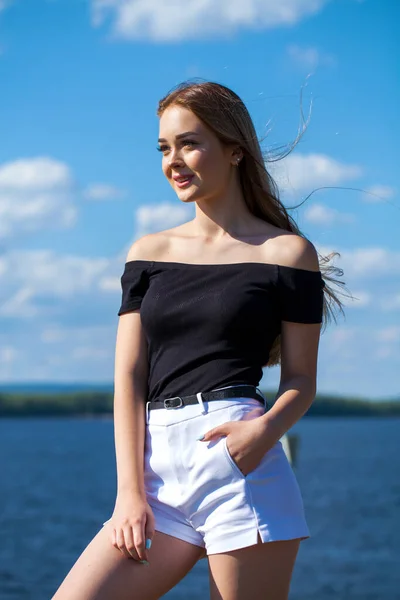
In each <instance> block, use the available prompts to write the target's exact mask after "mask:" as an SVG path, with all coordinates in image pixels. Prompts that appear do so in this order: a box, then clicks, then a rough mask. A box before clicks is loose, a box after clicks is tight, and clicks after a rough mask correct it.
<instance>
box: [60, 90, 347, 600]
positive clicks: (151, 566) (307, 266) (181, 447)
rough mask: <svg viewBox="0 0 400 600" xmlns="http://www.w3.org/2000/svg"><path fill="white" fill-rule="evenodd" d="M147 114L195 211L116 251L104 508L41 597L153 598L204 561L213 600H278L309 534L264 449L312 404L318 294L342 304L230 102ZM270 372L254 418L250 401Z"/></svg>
mask: <svg viewBox="0 0 400 600" xmlns="http://www.w3.org/2000/svg"><path fill="white" fill-rule="evenodd" d="M158 116H159V117H160V139H159V144H160V145H159V150H160V152H161V157H162V169H163V172H164V175H165V177H166V178H167V180H168V182H169V183H170V184H171V186H172V187H173V189H174V191H175V192H176V195H177V197H178V200H179V201H180V202H183V203H194V204H195V209H196V213H195V217H194V219H193V220H192V221H189V222H187V223H184V224H183V225H181V226H179V227H174V228H172V229H169V230H165V231H160V232H159V233H156V234H151V235H146V236H143V237H142V238H140V239H138V240H137V241H135V242H134V243H133V245H132V247H131V248H130V250H129V252H128V255H127V258H126V264H125V269H124V272H123V275H122V278H121V284H122V304H121V307H120V310H119V312H118V315H120V319H119V324H118V332H117V340H116V352H115V395H114V424H115V445H116V459H117V475H118V483H117V497H116V502H115V508H114V512H113V515H112V517H111V518H110V519H109V520H108V521H106V522H105V523H104V527H103V528H102V529H101V530H100V531H99V532H98V533H97V535H96V536H95V537H94V538H93V540H92V541H91V542H90V543H89V545H88V546H87V548H86V549H85V550H84V552H83V553H82V555H81V556H80V557H79V559H78V560H77V561H76V563H75V565H74V566H73V568H72V569H71V571H70V572H69V573H68V575H67V577H66V578H65V580H64V581H63V583H62V584H61V586H60V588H59V589H58V591H57V593H56V594H55V596H54V597H53V599H54V600H71V599H73V600H133V599H136V598H137V599H140V600H152V599H156V598H160V597H161V596H162V595H163V594H165V593H166V592H167V591H168V590H170V589H171V588H173V587H174V586H175V585H176V584H177V583H178V582H179V581H180V580H182V578H183V577H185V575H186V574H187V573H188V572H189V571H190V569H191V568H192V567H193V566H194V565H195V563H196V562H197V561H198V560H199V559H200V558H203V557H207V559H208V564H209V574H210V598H211V600H217V599H218V600H220V599H223V600H248V599H249V598H251V599H252V600H258V599H260V600H261V599H263V600H264V599H271V600H284V599H286V598H287V597H288V592H289V585H290V579H291V575H292V571H293V567H294V563H295V559H296V555H297V552H298V549H299V544H300V541H301V540H304V539H306V538H307V537H309V530H308V527H307V523H306V520H305V515H304V510H303V503H302V498H301V494H300V491H299V487H298V484H297V481H296V479H295V476H294V474H293V471H292V469H291V467H290V465H289V463H288V461H287V458H286V456H285V453H284V451H283V448H282V445H281V443H280V441H279V440H280V438H281V437H282V435H283V434H284V433H285V432H286V431H288V429H289V428H290V427H292V425H294V424H295V423H296V422H297V421H298V420H299V419H300V418H301V416H302V415H303V414H304V413H305V412H306V411H307V409H308V408H309V406H310V404H311V403H312V401H313V399H314V397H315V393H316V374H317V354H318V346H319V338H320V331H321V323H322V321H323V317H324V316H325V317H326V316H327V309H328V308H329V307H328V302H327V299H326V296H327V295H328V296H329V299H330V300H333V301H334V302H336V303H337V304H338V305H339V306H340V301H339V300H338V299H337V298H336V297H335V295H334V294H333V293H332V291H330V290H329V288H328V286H327V284H326V282H325V281H324V278H323V276H322V270H324V269H323V268H322V267H320V264H319V260H318V255H317V252H316V250H315V248H314V246H313V244H312V243H311V242H310V241H309V240H307V239H306V238H305V237H304V236H302V235H301V233H300V231H299V229H298V228H297V226H296V224H295V223H294V222H293V220H292V219H291V217H290V216H289V215H288V214H287V212H286V210H285V208H284V206H283V205H282V203H281V202H280V201H279V199H278V195H277V191H276V189H275V187H274V184H273V182H272V179H271V177H270V176H269V174H268V172H267V170H266V167H265V163H264V160H263V155H262V152H261V149H260V145H259V142H258V140H257V135H256V132H255V129H254V126H253V123H252V121H251V118H250V116H249V113H248V111H247V109H246V107H245V105H244V104H243V102H242V101H241V99H240V98H239V97H238V96H237V95H236V94H235V93H234V92H233V91H231V90H230V89H228V88H226V87H225V86H222V85H219V84H216V83H212V82H202V83H183V84H181V85H179V86H178V87H177V88H175V89H174V90H172V91H171V92H170V93H169V94H168V95H167V96H166V97H165V98H164V99H163V100H161V102H160V103H159V108H158ZM147 177H148V178H149V175H148V174H147ZM330 269H331V270H332V267H330ZM324 292H325V294H324ZM326 292H328V294H326ZM278 363H280V365H281V377H280V385H279V390H278V393H277V396H276V401H275V403H274V404H273V406H272V407H268V406H267V403H266V401H265V398H264V397H263V395H262V394H261V392H260V391H259V390H258V388H257V386H258V384H259V381H260V379H261V376H262V367H263V366H272V365H274V364H278ZM202 436H203V437H202ZM193 597H194V596H193Z"/></svg>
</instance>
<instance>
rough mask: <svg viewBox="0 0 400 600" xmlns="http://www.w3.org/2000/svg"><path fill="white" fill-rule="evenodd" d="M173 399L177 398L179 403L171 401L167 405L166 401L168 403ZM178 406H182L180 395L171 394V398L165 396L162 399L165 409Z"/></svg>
mask: <svg viewBox="0 0 400 600" xmlns="http://www.w3.org/2000/svg"><path fill="white" fill-rule="evenodd" d="M173 400H179V404H175V403H173V402H172V405H167V402H168V403H169V402H171V401H173ZM180 406H183V400H182V398H181V397H180V396H173V397H172V398H166V399H165V400H164V408H166V409H167V410H169V409H171V408H179V407H180Z"/></svg>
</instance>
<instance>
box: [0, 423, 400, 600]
mask: <svg viewBox="0 0 400 600" xmlns="http://www.w3.org/2000/svg"><path fill="white" fill-rule="evenodd" d="M293 432H296V433H298V434H299V436H300V447H299V457H298V465H297V467H296V470H295V471H296V475H297V478H298V481H299V484H300V487H301V490H302V493H303V498H304V504H305V509H306V514H307V519H308V523H309V527H310V530H311V535H312V537H311V538H310V539H309V540H306V541H304V542H302V544H301V546H300V552H299V555H298V559H297V563H296V566H295V570H294V575H293V579H292V586H291V593H290V599H291V600H310V599H316V600H330V599H331V598H335V599H336V600H353V599H354V600H355V599H357V600H395V599H396V600H399V599H400V549H399V547H400V510H399V509H400V433H399V432H400V419H372V418H371V419H370V418H365V419H355V418H329V419H327V418H305V419H303V420H302V421H301V422H300V423H298V424H297V425H296V426H295V427H294V428H293ZM115 490H116V471H115V450H114V431H113V422H112V420H111V419H107V418H106V419H103V420H102V419H73V418H68V419H56V418H54V419H53V418H47V419H45V418H38V419H35V418H18V419H11V418H7V419H0V539H1V544H0V598H1V600H47V599H50V598H51V596H52V595H53V594H54V592H55V590H56V589H57V587H58V586H59V585H60V583H61V581H62V580H63V579H64V577H65V575H66V574H67V572H68V571H69V569H70V568H71V566H72V565H73V563H74V562H75V560H76V558H77V557H78V556H79V554H80V553H81V552H82V550H83V549H84V548H85V546H86V545H87V544H88V543H89V541H90V540H91V538H92V537H93V536H94V535H95V534H96V533H97V531H98V529H99V528H100V527H101V526H102V523H103V522H104V521H105V520H106V519H108V518H109V517H110V516H111V514H112V510H113V507H114V500H115ZM164 598H166V599H168V600H178V599H185V600H187V599H188V598H190V599H192V600H200V599H201V600H204V599H206V598H208V574H207V560H206V559H205V560H201V561H199V562H198V563H197V565H195V567H194V568H193V569H192V571H191V572H190V573H189V574H188V575H187V576H186V577H185V579H184V580H182V581H181V582H180V583H179V584H178V585H177V586H176V587H175V588H174V589H173V590H171V591H170V592H169V593H168V594H166V595H165V596H164ZM71 600H73V599H71Z"/></svg>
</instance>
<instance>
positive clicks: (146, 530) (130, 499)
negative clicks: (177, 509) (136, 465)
mask: <svg viewBox="0 0 400 600" xmlns="http://www.w3.org/2000/svg"><path fill="white" fill-rule="evenodd" d="M154 525H155V519H154V515H153V511H152V509H151V506H150V505H149V504H148V502H147V500H146V499H145V498H143V496H140V495H136V494H125V495H123V496H118V497H117V500H116V502H115V507H114V512H113V514H112V517H111V518H110V519H109V520H108V521H106V523H105V524H104V526H105V527H107V528H108V530H109V532H110V539H111V544H112V545H113V546H114V547H115V548H118V549H119V550H120V551H121V552H122V554H123V555H124V556H126V557H127V558H134V559H135V560H138V561H147V562H148V550H147V549H146V540H152V539H153V536H154Z"/></svg>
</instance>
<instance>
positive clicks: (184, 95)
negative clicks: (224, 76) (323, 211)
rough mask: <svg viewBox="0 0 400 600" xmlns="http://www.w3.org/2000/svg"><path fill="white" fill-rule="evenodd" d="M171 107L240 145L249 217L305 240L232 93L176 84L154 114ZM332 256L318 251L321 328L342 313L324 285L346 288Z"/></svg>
mask: <svg viewBox="0 0 400 600" xmlns="http://www.w3.org/2000/svg"><path fill="white" fill-rule="evenodd" d="M171 105H179V106H183V107H185V108H187V109H189V110H191V111H192V112H193V113H194V114H195V115H196V116H197V117H198V118H199V119H201V121H203V123H205V124H206V125H207V126H208V127H209V128H210V129H211V130H212V131H213V132H214V133H215V135H216V136H217V137H218V138H219V140H220V142H221V143H222V144H237V145H238V146H240V148H241V149H242V152H243V158H242V160H241V161H240V164H239V166H238V169H239V178H240V184H241V187H242V190H243V196H244V200H245V203H246V205H247V208H248V209H249V211H250V212H251V213H252V214H253V215H255V216H256V217H258V218H260V219H262V220H264V221H266V222H267V223H270V224H271V225H274V226H275V227H279V228H281V229H285V230H287V231H291V232H294V233H296V234H297V235H300V236H302V237H304V238H305V237H306V236H304V235H303V234H302V233H301V231H300V230H299V228H298V226H297V224H296V223H295V221H294V219H293V218H292V217H291V216H290V215H289V214H288V211H287V209H286V208H285V206H284V205H283V203H282V202H281V200H280V199H279V192H278V187H277V185H276V183H275V181H274V180H273V178H272V177H271V175H270V173H268V171H267V168H266V165H265V163H266V158H265V157H264V155H263V152H262V150H261V145H260V142H259V140H258V137H257V133H256V131H255V127H254V124H253V121H252V119H251V116H250V114H249V112H248V110H247V108H246V106H245V104H244V103H243V101H242V100H241V98H240V97H239V96H238V95H237V94H236V93H235V92H233V91H232V90H231V89H229V88H228V87H226V86H224V85H222V84H219V83H215V82H211V81H205V82H200V83H193V82H190V81H185V82H183V83H180V84H178V85H177V86H175V87H174V88H173V89H172V90H171V91H170V92H169V93H168V94H167V95H166V96H165V97H164V98H162V99H161V100H160V101H159V104H158V108H157V116H158V117H160V116H161V115H162V114H163V112H164V111H165V110H166V108H168V106H171ZM293 146H294V145H293ZM293 146H292V147H293ZM335 255H338V256H340V255H339V253H338V252H332V253H331V254H329V255H328V256H322V255H320V254H319V253H318V257H319V262H320V270H321V274H322V277H323V279H324V281H325V287H324V302H323V317H322V322H323V324H324V327H325V326H326V323H327V322H328V321H329V320H330V318H331V317H333V318H334V320H335V322H336V318H335V314H334V310H333V304H336V308H337V309H339V310H340V311H341V312H342V314H344V311H343V304H342V302H341V301H340V300H339V298H338V296H337V294H336V293H335V292H334V291H333V289H332V287H331V286H330V285H329V284H328V281H329V282H334V283H335V284H340V285H342V286H344V282H343V281H339V280H337V279H335V278H334V277H333V276H332V272H335V273H336V275H337V276H342V275H343V271H342V269H340V268H338V267H334V266H333V265H329V264H328V263H329V262H330V260H331V259H332V258H333V256H335ZM280 360H281V336H280V335H278V336H277V337H276V339H275V341H274V343H273V345H272V347H271V350H270V353H269V360H268V364H267V365H266V366H268V367H272V366H274V365H277V364H279V363H280Z"/></svg>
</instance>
